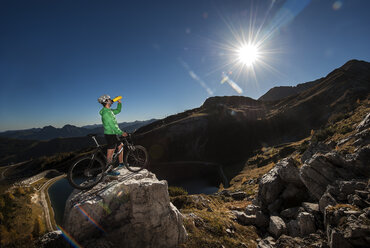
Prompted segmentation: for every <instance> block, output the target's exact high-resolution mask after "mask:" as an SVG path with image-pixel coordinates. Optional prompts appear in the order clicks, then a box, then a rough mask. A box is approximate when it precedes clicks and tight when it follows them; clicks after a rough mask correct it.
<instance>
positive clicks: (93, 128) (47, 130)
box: [0, 119, 156, 140]
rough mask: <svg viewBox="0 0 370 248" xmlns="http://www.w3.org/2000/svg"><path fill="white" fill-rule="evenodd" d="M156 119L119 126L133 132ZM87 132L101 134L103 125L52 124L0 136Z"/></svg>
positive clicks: (27, 137)
mask: <svg viewBox="0 0 370 248" xmlns="http://www.w3.org/2000/svg"><path fill="white" fill-rule="evenodd" d="M154 121H156V119H151V120H146V121H134V122H122V123H119V127H120V128H121V129H122V130H124V131H126V132H134V131H135V130H136V129H138V128H140V127H142V126H144V125H147V124H150V123H152V122H154ZM89 133H98V134H103V133H104V130H103V126H102V125H99V124H96V125H87V126H82V127H76V126H73V125H69V124H67V125H65V126H64V127H62V128H55V127H53V126H45V127H43V128H31V129H25V130H14V131H13V130H12V131H6V132H2V133H0V137H7V138H13V139H21V140H51V139H55V138H71V137H82V136H86V135H87V134H89Z"/></svg>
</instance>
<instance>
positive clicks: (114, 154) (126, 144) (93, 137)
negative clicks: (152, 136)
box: [92, 136, 133, 167]
mask: <svg viewBox="0 0 370 248" xmlns="http://www.w3.org/2000/svg"><path fill="white" fill-rule="evenodd" d="M92 139H93V140H94V141H95V144H96V147H97V148H98V149H97V150H96V151H95V152H94V154H93V155H92V158H94V157H95V156H96V155H97V154H98V153H100V154H101V155H102V156H103V157H104V159H105V162H106V163H105V166H106V167H107V166H108V159H107V156H106V155H105V154H104V152H103V151H102V149H101V146H100V145H99V143H98V141H97V140H96V138H95V136H92ZM121 140H122V141H123V142H121V144H122V147H121V149H120V150H119V151H118V152H116V149H117V148H115V149H114V152H113V155H112V161H111V162H110V164H114V162H116V160H117V157H118V155H119V154H120V153H121V152H123V149H124V148H125V147H129V148H130V147H133V146H132V145H131V144H130V143H129V142H128V141H127V139H126V138H125V137H122V138H121Z"/></svg>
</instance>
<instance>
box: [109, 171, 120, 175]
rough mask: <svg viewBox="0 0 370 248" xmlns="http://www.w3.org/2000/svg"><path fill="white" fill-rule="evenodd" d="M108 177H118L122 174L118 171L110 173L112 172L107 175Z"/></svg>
mask: <svg viewBox="0 0 370 248" xmlns="http://www.w3.org/2000/svg"><path fill="white" fill-rule="evenodd" d="M107 175H109V176H118V175H120V173H119V172H118V171H110V172H108V173H107Z"/></svg>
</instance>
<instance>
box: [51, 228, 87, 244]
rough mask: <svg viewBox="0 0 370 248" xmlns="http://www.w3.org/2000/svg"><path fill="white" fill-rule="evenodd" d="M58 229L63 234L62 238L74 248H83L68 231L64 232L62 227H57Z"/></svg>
mask: <svg viewBox="0 0 370 248" xmlns="http://www.w3.org/2000/svg"><path fill="white" fill-rule="evenodd" d="M56 226H57V229H58V230H60V231H61V232H62V236H63V238H64V239H65V240H67V241H68V243H70V244H71V245H72V246H73V247H75V248H80V247H82V246H81V245H80V244H79V243H78V242H77V241H76V240H75V239H74V238H73V237H72V236H71V235H70V234H69V233H68V232H67V231H66V230H64V229H63V228H62V227H61V226H59V225H56Z"/></svg>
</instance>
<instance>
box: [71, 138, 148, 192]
mask: <svg viewBox="0 0 370 248" xmlns="http://www.w3.org/2000/svg"><path fill="white" fill-rule="evenodd" d="M87 136H88V137H91V138H92V139H93V140H94V141H95V144H96V149H95V150H94V152H93V153H92V154H90V155H86V156H83V157H82V158H80V159H79V160H77V161H76V162H75V163H74V164H73V165H72V166H71V167H70V168H69V171H68V175H67V178H68V181H69V183H70V184H71V185H72V186H73V187H74V188H77V189H82V190H83V189H90V188H92V187H94V186H95V185H96V184H98V183H99V182H100V181H102V180H103V178H104V177H105V176H106V175H107V173H108V172H109V171H111V170H112V169H113V168H114V166H115V165H116V164H117V158H118V155H119V154H120V153H121V152H123V151H125V155H124V165H125V167H126V168H127V169H128V170H129V171H132V172H139V171H141V170H142V169H144V168H146V167H147V164H148V152H147V150H146V149H145V147H143V146H141V145H134V144H133V143H132V141H131V134H128V136H127V137H123V136H117V137H118V138H119V140H120V141H121V144H123V146H122V148H121V149H120V150H119V151H117V150H118V149H117V148H118V146H117V148H116V149H115V151H114V153H113V157H112V161H111V162H110V163H108V161H107V156H106V155H105V153H104V151H103V149H102V147H101V145H100V144H99V143H98V141H97V140H96V136H97V134H89V135H87ZM101 158H102V159H101Z"/></svg>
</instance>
